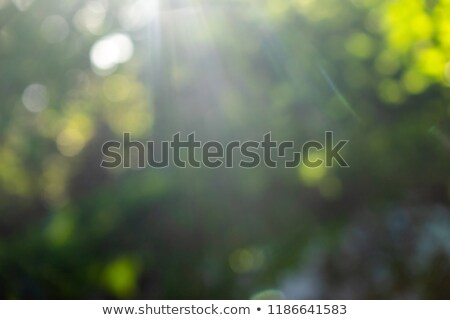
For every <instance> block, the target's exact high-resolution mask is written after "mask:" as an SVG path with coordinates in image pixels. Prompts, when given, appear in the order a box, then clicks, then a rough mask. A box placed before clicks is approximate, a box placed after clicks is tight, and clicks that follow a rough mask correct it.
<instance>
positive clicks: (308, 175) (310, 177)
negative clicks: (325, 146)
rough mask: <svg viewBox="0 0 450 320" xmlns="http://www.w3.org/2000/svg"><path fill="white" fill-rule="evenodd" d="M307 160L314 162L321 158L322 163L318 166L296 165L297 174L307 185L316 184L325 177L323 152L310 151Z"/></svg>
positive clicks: (325, 168) (325, 169)
mask: <svg viewBox="0 0 450 320" xmlns="http://www.w3.org/2000/svg"><path fill="white" fill-rule="evenodd" d="M308 158H309V159H308V160H309V161H311V162H316V161H319V160H322V161H323V162H322V164H321V165H320V166H318V167H315V168H312V167H309V166H306V165H305V164H302V165H300V166H299V167H298V175H299V178H300V180H301V181H302V182H303V183H304V184H306V185H307V186H316V185H318V184H319V182H320V181H321V180H322V179H323V178H325V176H326V174H327V167H326V166H325V162H324V161H325V158H324V153H323V152H311V153H310V154H309V156H308Z"/></svg>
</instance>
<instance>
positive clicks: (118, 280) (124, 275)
mask: <svg viewBox="0 0 450 320" xmlns="http://www.w3.org/2000/svg"><path fill="white" fill-rule="evenodd" d="M137 277H138V265H137V263H136V262H135V261H134V260H133V259H131V258H128V257H122V258H119V259H117V260H115V261H113V262H111V263H110V264H109V265H107V266H106V268H105V270H104V272H103V280H104V283H105V286H106V287H107V288H108V289H109V290H110V291H111V292H112V293H113V294H114V295H116V296H117V297H119V298H127V297H130V296H131V295H132V294H133V293H134V292H135V290H136V282H137Z"/></svg>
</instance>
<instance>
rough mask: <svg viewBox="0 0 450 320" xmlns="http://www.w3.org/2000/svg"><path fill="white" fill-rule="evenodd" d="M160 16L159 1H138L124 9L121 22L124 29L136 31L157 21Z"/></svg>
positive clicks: (120, 15) (121, 12)
mask: <svg viewBox="0 0 450 320" xmlns="http://www.w3.org/2000/svg"><path fill="white" fill-rule="evenodd" d="M158 15H159V1H158V0H136V1H133V2H131V3H129V4H127V5H125V6H124V7H123V9H122V10H121V11H120V14H119V21H120V24H121V25H122V27H123V28H124V29H126V30H136V29H139V28H142V27H144V26H145V25H146V24H148V23H149V22H152V21H153V20H155V19H156V18H157V17H158Z"/></svg>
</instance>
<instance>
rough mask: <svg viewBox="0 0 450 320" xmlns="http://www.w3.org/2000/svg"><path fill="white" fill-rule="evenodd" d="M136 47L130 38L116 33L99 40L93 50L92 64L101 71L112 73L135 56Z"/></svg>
mask: <svg viewBox="0 0 450 320" xmlns="http://www.w3.org/2000/svg"><path fill="white" fill-rule="evenodd" d="M133 52H134V45H133V42H132V41H131V39H130V37H129V36H128V35H126V34H123V33H115V34H111V35H108V36H106V37H103V38H101V39H100V40H98V41H97V42H96V43H95V44H94V45H93V46H92V48H91V63H92V65H93V66H94V67H95V68H96V69H97V70H100V71H110V70H112V69H114V68H115V67H117V65H118V64H120V63H124V62H127V61H128V60H130V58H131V57H132V56H133Z"/></svg>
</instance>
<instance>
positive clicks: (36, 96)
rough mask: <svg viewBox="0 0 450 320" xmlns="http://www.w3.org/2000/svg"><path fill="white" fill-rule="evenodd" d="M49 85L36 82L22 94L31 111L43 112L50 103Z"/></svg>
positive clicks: (26, 106) (27, 107)
mask: <svg viewBox="0 0 450 320" xmlns="http://www.w3.org/2000/svg"><path fill="white" fill-rule="evenodd" d="M48 101H49V99H48V93H47V87H46V86H44V85H42V84H40V83H34V84H31V85H29V86H28V87H27V88H26V89H25V91H24V92H23V94H22V102H23V105H24V106H25V108H26V109H27V110H28V111H30V112H41V111H42V110H44V109H45V108H46V107H47V105H48Z"/></svg>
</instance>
